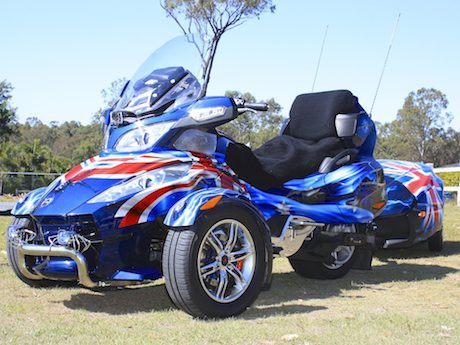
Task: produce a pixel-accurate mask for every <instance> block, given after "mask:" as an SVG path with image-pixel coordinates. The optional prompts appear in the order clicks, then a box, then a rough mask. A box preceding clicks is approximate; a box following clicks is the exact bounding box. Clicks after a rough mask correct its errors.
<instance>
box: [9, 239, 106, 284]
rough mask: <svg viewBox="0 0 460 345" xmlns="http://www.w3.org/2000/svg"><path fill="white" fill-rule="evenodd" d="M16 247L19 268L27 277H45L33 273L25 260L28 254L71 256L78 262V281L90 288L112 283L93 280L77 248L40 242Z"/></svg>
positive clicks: (37, 278)
mask: <svg viewBox="0 0 460 345" xmlns="http://www.w3.org/2000/svg"><path fill="white" fill-rule="evenodd" d="M16 249H17V253H18V265H19V270H20V272H21V274H22V275H24V277H26V278H27V279H31V280H39V279H43V277H42V276H40V275H37V274H35V273H32V272H31V271H30V270H29V269H28V268H27V265H26V260H25V256H26V255H30V256H63V257H69V258H71V259H72V260H74V261H75V263H76V264H77V269H78V281H79V282H80V284H82V285H83V286H86V287H88V288H93V287H104V286H109V285H110V284H107V283H105V282H100V281H99V282H95V281H93V280H91V278H90V276H89V272H88V265H87V263H86V259H85V257H84V256H83V254H81V253H79V252H77V251H75V250H71V249H67V248H65V247H63V246H45V245H38V244H24V245H21V246H18V247H17V248H16Z"/></svg>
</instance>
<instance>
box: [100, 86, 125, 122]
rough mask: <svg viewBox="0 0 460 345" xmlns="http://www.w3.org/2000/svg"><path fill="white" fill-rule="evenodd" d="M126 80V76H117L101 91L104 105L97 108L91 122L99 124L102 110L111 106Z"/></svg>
mask: <svg viewBox="0 0 460 345" xmlns="http://www.w3.org/2000/svg"><path fill="white" fill-rule="evenodd" d="M127 82H128V80H127V79H126V78H119V79H117V80H114V81H113V82H111V83H110V85H109V87H108V88H106V89H104V90H102V91H101V95H102V99H103V100H104V107H103V108H99V110H98V111H96V112H95V113H94V115H93V119H92V121H91V123H92V124H100V123H101V121H102V112H103V111H104V109H105V108H106V107H112V106H113V105H114V104H115V102H116V101H117V100H118V98H119V97H120V94H121V91H122V90H123V88H124V86H125V85H126V83H127Z"/></svg>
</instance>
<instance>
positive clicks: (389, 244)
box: [383, 238, 408, 249]
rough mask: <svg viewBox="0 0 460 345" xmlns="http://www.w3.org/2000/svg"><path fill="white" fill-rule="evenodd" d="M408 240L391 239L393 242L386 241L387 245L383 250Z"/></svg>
mask: <svg viewBox="0 0 460 345" xmlns="http://www.w3.org/2000/svg"><path fill="white" fill-rule="evenodd" d="M407 241H408V239H407V238H396V239H391V240H386V241H385V244H384V245H383V248H384V249H386V248H388V247H391V246H394V245H395V244H399V243H403V242H407Z"/></svg>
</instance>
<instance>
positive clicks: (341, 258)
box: [323, 225, 356, 270]
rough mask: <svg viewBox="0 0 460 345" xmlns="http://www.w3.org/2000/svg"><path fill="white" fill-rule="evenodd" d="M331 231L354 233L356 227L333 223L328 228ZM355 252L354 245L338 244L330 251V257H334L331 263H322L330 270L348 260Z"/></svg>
mask: <svg viewBox="0 0 460 345" xmlns="http://www.w3.org/2000/svg"><path fill="white" fill-rule="evenodd" d="M329 231H331V232H343V233H355V232H356V229H355V226H354V225H334V226H332V227H330V228H329ZM354 252H355V246H338V247H337V248H335V249H334V251H333V252H332V253H331V255H332V257H333V258H334V259H335V260H334V262H333V263H332V264H326V263H324V264H323V265H324V266H326V267H327V268H329V269H331V270H336V269H338V268H340V267H342V266H343V265H344V264H346V263H347V262H348V261H350V259H351V257H352V256H353V254H354Z"/></svg>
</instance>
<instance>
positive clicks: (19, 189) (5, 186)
mask: <svg viewBox="0 0 460 345" xmlns="http://www.w3.org/2000/svg"><path fill="white" fill-rule="evenodd" d="M60 175H61V174H60V173H46V172H24V171H0V195H3V194H12V195H20V194H23V193H27V192H29V191H31V190H34V189H36V188H40V187H45V186H47V185H49V184H50V183H51V182H52V181H53V180H54V179H55V178H56V177H57V176H60Z"/></svg>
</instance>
